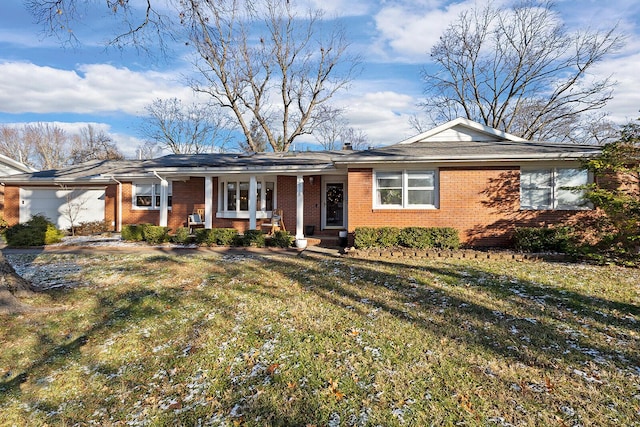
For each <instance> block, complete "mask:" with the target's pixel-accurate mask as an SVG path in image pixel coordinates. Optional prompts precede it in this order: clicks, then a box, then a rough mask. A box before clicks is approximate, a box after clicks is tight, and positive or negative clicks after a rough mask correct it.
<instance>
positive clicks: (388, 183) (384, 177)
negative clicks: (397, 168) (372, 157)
mask: <svg viewBox="0 0 640 427" xmlns="http://www.w3.org/2000/svg"><path fill="white" fill-rule="evenodd" d="M377 180H378V188H402V174H401V173H399V172H389V173H379V174H378V175H377Z"/></svg>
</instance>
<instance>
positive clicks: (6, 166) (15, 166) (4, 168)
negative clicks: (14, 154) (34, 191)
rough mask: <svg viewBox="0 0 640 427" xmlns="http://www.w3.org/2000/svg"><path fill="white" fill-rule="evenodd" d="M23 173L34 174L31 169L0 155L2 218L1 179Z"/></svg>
mask: <svg viewBox="0 0 640 427" xmlns="http://www.w3.org/2000/svg"><path fill="white" fill-rule="evenodd" d="M25 172H34V169H31V168H30V167H29V166H27V165H25V164H24V163H20V162H18V161H16V160H13V159H12V158H9V157H7V156H5V155H3V154H0V217H3V212H4V185H3V184H2V178H3V177H5V176H9V175H16V174H20V173H25Z"/></svg>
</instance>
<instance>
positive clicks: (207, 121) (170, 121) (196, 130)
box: [141, 98, 231, 154]
mask: <svg viewBox="0 0 640 427" xmlns="http://www.w3.org/2000/svg"><path fill="white" fill-rule="evenodd" d="M146 110H147V113H148V114H149V118H148V120H147V121H146V122H145V123H144V124H143V125H142V127H141V132H142V134H143V135H144V137H145V138H147V139H149V140H150V141H152V142H154V143H156V144H158V146H159V147H161V148H164V149H166V150H169V151H171V152H172V153H174V154H198V153H210V152H213V151H219V150H223V149H224V147H225V145H226V144H227V143H228V141H229V140H230V138H231V134H230V127H231V124H230V121H229V118H228V117H227V116H225V115H224V113H223V112H222V111H221V110H220V108H219V107H215V106H210V105H199V104H191V105H188V106H185V105H183V104H182V101H180V100H178V99H177V98H172V99H164V100H163V99H156V100H155V101H153V102H152V103H151V104H150V105H148V106H147V107H146Z"/></svg>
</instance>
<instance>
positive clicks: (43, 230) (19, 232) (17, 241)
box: [4, 215, 64, 247]
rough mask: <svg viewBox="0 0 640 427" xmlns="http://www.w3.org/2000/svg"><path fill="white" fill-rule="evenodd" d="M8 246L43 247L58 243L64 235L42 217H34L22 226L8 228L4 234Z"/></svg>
mask: <svg viewBox="0 0 640 427" xmlns="http://www.w3.org/2000/svg"><path fill="white" fill-rule="evenodd" d="M4 236H5V239H6V240H7V244H8V245H9V246H17V247H24V246H43V245H50V244H52V243H58V242H60V241H61V240H62V237H63V236H64V233H63V232H62V231H60V230H58V229H57V228H56V226H55V225H54V224H53V223H52V222H51V221H49V220H48V219H47V218H46V217H45V216H43V215H34V216H33V217H32V218H31V219H30V220H29V221H27V222H26V223H24V224H18V225H14V226H13V227H9V228H7V229H6V230H5V232H4Z"/></svg>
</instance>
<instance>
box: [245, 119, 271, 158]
mask: <svg viewBox="0 0 640 427" xmlns="http://www.w3.org/2000/svg"><path fill="white" fill-rule="evenodd" d="M249 133H250V134H251V138H246V139H244V140H242V141H240V142H239V143H238V146H239V147H240V149H241V150H242V151H245V152H248V153H262V152H264V151H267V146H268V143H267V137H266V136H265V134H264V131H263V130H262V126H260V124H259V123H258V122H257V121H256V119H253V120H251V123H250V124H249ZM249 141H251V145H250V144H249Z"/></svg>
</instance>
